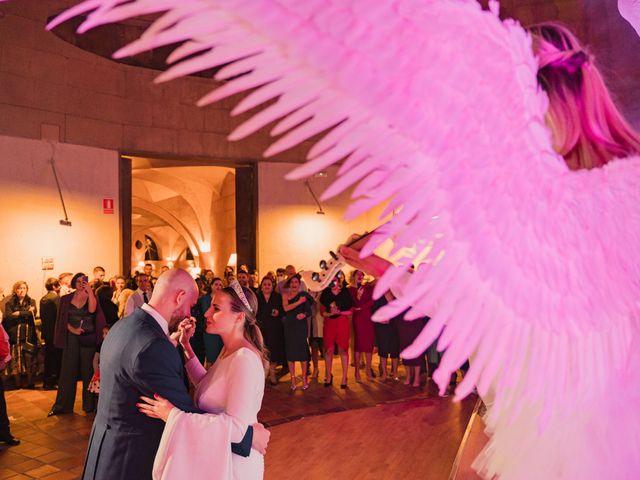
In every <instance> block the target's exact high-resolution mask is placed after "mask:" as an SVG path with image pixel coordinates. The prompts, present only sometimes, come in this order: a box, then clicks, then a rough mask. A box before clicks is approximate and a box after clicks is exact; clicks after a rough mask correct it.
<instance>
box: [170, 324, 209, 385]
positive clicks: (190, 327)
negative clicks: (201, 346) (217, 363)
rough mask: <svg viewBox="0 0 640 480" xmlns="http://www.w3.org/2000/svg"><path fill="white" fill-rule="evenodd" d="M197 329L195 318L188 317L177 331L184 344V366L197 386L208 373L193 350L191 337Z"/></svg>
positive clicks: (181, 343)
mask: <svg viewBox="0 0 640 480" xmlns="http://www.w3.org/2000/svg"><path fill="white" fill-rule="evenodd" d="M195 330H196V322H195V319H192V318H188V319H184V320H183V321H182V322H180V325H178V332H177V333H179V337H178V341H179V342H180V345H182V350H183V352H184V358H185V360H186V362H185V364H184V367H185V369H186V370H187V376H188V377H189V380H190V381H191V383H192V384H193V385H194V386H196V387H197V386H198V384H199V383H200V382H201V381H202V379H203V378H204V376H205V375H206V374H207V369H206V368H204V365H202V363H200V360H199V359H198V357H197V356H196V354H195V352H194V351H193V347H192V346H191V337H193V334H194V333H195Z"/></svg>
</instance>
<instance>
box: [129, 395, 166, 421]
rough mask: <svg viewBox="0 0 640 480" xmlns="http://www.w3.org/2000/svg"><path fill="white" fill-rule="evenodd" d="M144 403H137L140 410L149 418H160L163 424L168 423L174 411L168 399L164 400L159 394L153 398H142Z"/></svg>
mask: <svg viewBox="0 0 640 480" xmlns="http://www.w3.org/2000/svg"><path fill="white" fill-rule="evenodd" d="M140 399H141V400H142V401H143V402H144V403H137V404H136V406H137V407H138V410H140V411H141V412H142V413H144V414H145V415H146V416H147V417H151V418H159V419H160V420H162V421H163V422H166V421H167V419H168V418H169V414H170V413H171V410H173V408H174V406H173V404H172V403H171V402H170V401H169V400H167V399H166V398H162V397H161V396H160V395H158V394H157V393H156V394H154V395H153V398H149V397H144V396H142V397H140Z"/></svg>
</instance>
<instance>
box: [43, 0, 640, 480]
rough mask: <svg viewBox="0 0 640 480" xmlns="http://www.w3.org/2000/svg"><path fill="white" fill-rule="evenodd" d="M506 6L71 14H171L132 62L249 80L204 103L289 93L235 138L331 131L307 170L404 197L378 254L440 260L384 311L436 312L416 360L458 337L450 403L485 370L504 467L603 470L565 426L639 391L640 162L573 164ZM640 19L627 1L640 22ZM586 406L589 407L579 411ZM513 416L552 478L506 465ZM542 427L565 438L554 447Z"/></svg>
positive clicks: (91, 6) (148, 1)
mask: <svg viewBox="0 0 640 480" xmlns="http://www.w3.org/2000/svg"><path fill="white" fill-rule="evenodd" d="M492 5H493V10H494V11H493V12H487V11H482V10H481V8H480V7H479V5H478V4H477V3H476V2H475V1H461V0H430V1H425V0H377V1H375V2H371V1H370V0H366V1H365V0H352V1H350V2H345V1H343V0H322V1H320V0H313V1H312V0H306V1H300V0H227V1H219V2H215V1H213V0H206V1H205V0H180V1H179V0H162V1H161V0H137V1H133V2H125V1H123V0H121V1H113V0H111V1H109V0H102V1H100V0H90V1H86V2H83V3H81V4H80V5H79V6H78V7H75V8H74V9H72V10H70V11H69V12H67V13H65V14H63V16H62V17H59V18H60V21H62V20H64V19H67V18H70V17H71V16H74V15H79V14H85V13H87V12H91V13H90V14H89V16H88V18H87V20H86V22H85V23H83V25H82V26H81V30H86V29H88V28H91V27H94V26H96V25H100V24H102V23H106V22H114V21H118V20H121V19H123V18H127V17H129V16H134V15H144V14H148V13H154V12H159V11H166V13H165V14H164V16H162V17H160V19H158V20H157V21H156V23H155V24H154V25H153V26H152V27H150V29H149V30H148V31H147V32H146V33H145V34H144V35H143V37H142V38H141V39H140V40H139V41H137V42H135V43H134V44H132V45H130V46H129V47H125V48H124V49H123V50H121V51H120V52H119V53H118V55H125V54H132V53H134V52H138V51H141V50H145V49H149V48H154V47H156V46H159V45H167V44H171V43H173V42H175V41H176V40H184V41H186V43H185V44H184V45H183V46H182V47H179V48H178V49H177V50H176V51H175V52H174V54H173V55H172V57H171V58H170V59H171V61H173V62H176V63H175V64H173V65H172V66H171V68H170V69H169V70H168V71H167V72H166V73H164V74H162V75H161V77H160V80H169V79H171V78H175V77H178V76H181V75H187V74H189V73H192V72H195V71H199V70H205V69H208V68H212V67H216V66H221V65H226V66H225V67H224V68H223V69H222V70H221V71H220V72H219V74H218V78H219V79H231V80H229V81H228V82H227V83H225V84H223V85H222V86H221V87H219V88H218V89H217V90H215V91H214V92H212V93H210V94H208V95H207V96H206V97H204V98H203V99H202V100H201V101H200V104H201V105H205V104H208V103H211V102H214V101H216V100H219V99H221V98H224V97H227V96H230V95H233V94H235V93H237V92H241V91H247V90H252V93H251V94H250V95H249V96H247V97H246V98H245V100H243V102H242V103H241V104H240V105H239V106H238V107H237V108H236V110H235V111H234V113H240V112H244V111H247V110H249V109H252V108H254V107H256V106H257V105H260V104H261V103H263V102H266V101H269V100H274V99H276V101H275V103H272V104H271V105H269V106H268V107H266V108H265V109H264V110H263V111H262V112H260V113H258V114H256V115H255V116H254V117H253V118H251V119H250V120H248V121H247V122H245V123H244V124H243V125H241V126H240V127H238V129H237V130H236V131H235V132H234V133H233V134H232V135H231V138H232V139H234V140H235V139H240V138H243V137H245V136H247V135H250V134H251V133H253V132H254V131H256V130H258V129H260V128H262V127H264V126H266V125H268V124H270V123H272V122H274V121H278V123H277V125H276V127H275V128H274V129H273V131H272V134H273V135H276V136H279V135H281V137H280V138H279V139H278V140H277V141H276V142H275V143H274V144H273V145H272V146H271V147H270V148H269V150H268V151H267V152H266V154H267V155H271V154H275V153H277V152H279V151H282V150H285V149H287V148H290V147H293V146H295V145H297V144H299V143H300V142H302V141H304V140H306V139H308V138H310V137H312V136H314V135H316V134H317V133H320V132H322V131H324V130H327V129H330V131H329V132H328V133H327V134H326V136H325V137H324V138H323V139H321V140H320V141H319V142H318V143H317V144H316V145H315V147H313V148H312V149H311V151H310V152H309V162H308V163H306V164H305V165H302V166H301V167H300V168H299V169H297V170H296V171H294V172H292V173H291V174H290V175H289V177H290V178H302V177H304V176H308V175H311V174H313V173H314V172H317V171H320V170H322V169H324V168H326V167H327V166H329V165H331V164H334V163H338V162H341V161H344V163H343V164H342V167H341V169H340V177H339V179H338V180H337V181H336V183H335V184H334V185H333V186H332V187H330V189H329V190H328V191H327V192H326V193H325V197H326V196H327V195H335V194H337V193H338V192H340V191H342V190H344V189H347V188H350V187H354V186H355V189H354V190H353V196H354V202H353V205H352V207H351V208H350V210H349V215H352V216H355V215H358V214H360V213H362V212H363V211H365V210H367V209H369V208H371V207H372V206H374V205H376V204H378V203H380V202H383V201H387V200H388V201H389V204H390V208H392V209H393V210H395V211H396V212H397V215H395V216H394V217H393V219H392V220H391V221H390V223H389V224H388V226H387V228H385V233H384V235H376V236H374V238H373V239H372V240H371V242H378V243H379V242H381V241H383V240H385V239H386V238H391V239H393V240H394V241H395V244H396V249H398V250H400V249H402V248H404V247H406V249H407V251H410V250H411V249H412V248H413V251H415V252H416V253H415V255H409V256H407V257H406V258H405V259H404V263H405V264H410V263H420V262H422V263H423V264H422V265H421V266H420V267H419V268H418V269H417V271H416V272H415V273H414V274H413V275H411V276H409V277H407V275H406V274H405V273H404V270H405V268H403V267H398V268H397V269H391V270H390V271H389V272H387V274H386V275H385V276H384V277H383V278H382V279H381V280H380V282H379V288H378V290H377V293H378V294H379V293H381V291H382V289H383V288H392V289H393V290H394V291H395V292H397V293H398V299H397V300H396V301H395V302H393V303H392V304H391V305H389V306H388V307H386V309H385V311H384V312H380V313H381V315H387V316H390V315H393V314H394V313H397V312H400V311H403V310H404V309H405V308H408V307H410V308H411V311H410V313H409V318H416V317H418V316H422V315H425V314H428V315H431V316H432V319H431V321H430V322H429V323H428V325H427V326H426V328H425V329H424V331H423V332H422V334H421V335H420V336H419V337H418V338H417V340H416V342H415V344H414V345H412V346H411V347H409V349H408V350H407V351H405V352H404V355H406V356H413V355H416V354H419V353H420V352H423V351H424V350H425V349H426V347H428V346H429V345H430V344H431V343H432V342H433V341H435V340H436V339H438V337H440V340H439V342H438V346H439V348H441V349H446V354H445V356H444V359H443V362H442V365H441V367H440V370H439V371H438V372H437V374H436V375H435V377H434V378H436V380H437V381H438V383H439V385H440V387H441V390H442V389H443V388H445V387H446V384H447V383H448V381H449V377H450V374H451V373H452V372H453V371H455V369H456V368H458V367H459V366H460V364H461V363H462V362H464V361H465V359H467V358H469V357H470V358H471V370H470V372H469V374H468V376H467V378H466V379H465V381H464V382H463V383H462V384H461V385H460V386H459V388H458V392H457V393H458V398H459V397H461V396H464V395H467V394H469V393H470V392H471V391H472V390H473V388H474V387H475V386H477V387H478V389H479V391H480V393H481V394H490V395H491V396H495V399H496V406H495V409H494V410H493V411H492V413H491V415H490V417H489V423H490V426H491V427H492V428H493V430H494V434H495V439H496V440H495V441H496V442H497V443H496V445H497V447H496V449H494V453H492V454H487V461H488V462H489V463H487V465H489V464H491V466H490V467H487V468H486V470H485V473H486V474H487V475H493V474H499V475H504V477H505V478H518V479H521V478H529V477H531V478H551V477H555V476H558V475H560V476H564V477H566V478H578V477H572V472H573V473H575V472H576V471H577V470H575V469H572V467H573V465H572V464H571V463H570V462H575V463H579V462H586V463H588V462H589V461H591V460H590V459H589V458H588V455H587V454H585V450H582V451H581V452H580V453H576V455H581V454H584V456H585V458H582V457H580V458H579V459H576V458H575V457H573V456H570V455H561V453H562V447H563V445H562V443H563V442H562V440H561V439H562V438H565V437H563V436H562V431H563V428H562V425H565V424H566V422H565V421H568V420H567V418H561V417H562V415H564V416H565V417H571V421H574V423H573V424H571V428H574V432H578V431H579V428H581V427H577V426H576V425H579V424H580V422H581V421H583V420H584V419H585V418H587V419H590V418H592V417H593V415H592V414H594V411H593V410H589V409H590V408H591V407H592V406H594V405H599V403H598V402H596V401H595V400H594V402H593V403H589V400H588V399H592V398H593V399H598V400H601V399H602V398H603V397H604V396H605V395H606V394H607V390H610V389H612V388H613V389H615V388H616V386H619V385H618V383H617V382H618V381H619V378H620V372H624V371H625V368H628V361H629V356H630V353H631V350H632V349H631V345H632V342H633V341H637V339H638V323H637V319H636V318H637V312H638V305H637V300H638V299H639V298H640V282H638V279H637V273H636V268H637V267H636V266H637V265H639V264H640V210H639V209H640V159H637V158H635V159H627V160H619V161H614V162H612V163H611V164H609V165H607V166H606V167H604V168H602V169H598V170H592V171H581V172H570V171H569V170H568V169H567V167H566V166H565V164H564V162H563V160H562V158H560V157H558V156H557V155H556V154H555V153H554V151H553V149H552V146H551V140H550V134H549V131H548V130H547V129H546V127H545V121H544V117H545V113H546V108H547V104H548V102H547V98H546V96H545V95H544V94H543V93H541V91H540V90H539V89H538V86H537V81H536V73H537V63H536V59H535V57H534V55H533V53H532V51H531V39H530V38H529V36H528V35H527V33H526V32H525V31H524V30H523V29H522V28H521V27H520V26H519V25H518V24H517V23H515V22H512V21H509V22H505V23H503V22H501V21H500V20H499V19H498V18H497V16H496V11H495V10H496V5H495V3H493V4H492ZM637 7H638V2H637V0H636V1H629V0H628V1H626V2H625V1H623V0H621V1H620V8H621V11H622V12H623V14H624V15H625V16H627V18H628V19H629V20H630V21H631V22H632V23H634V19H636V20H637V18H638V17H637V10H638V9H637ZM634 8H635V10H634ZM58 21H59V20H55V21H54V22H53V24H52V25H55V24H56V22H58ZM636 26H637V23H636ZM198 52H200V53H199V54H198V55H196V56H193V57H189V56H190V55H191V54H193V53H198ZM187 57H189V58H188V59H187V60H184V61H182V59H183V58H187ZM238 75H240V76H238ZM373 246H374V243H371V244H370V245H369V247H368V250H371V249H372V248H373ZM385 312H386V313H385ZM634 378H637V376H636V377H634ZM629 395H630V396H631V394H629ZM576 399H580V402H579V403H576V405H579V407H580V408H582V409H583V410H582V411H580V412H578V413H575V415H574V416H573V417H572V416H571V415H572V412H571V404H572V403H571V402H572V401H575V400H576ZM538 421H540V423H537V422H538ZM510 422H516V424H517V425H522V426H523V427H522V428H523V429H524V430H523V431H522V432H519V433H521V435H522V437H523V439H524V440H522V443H527V442H528V443H527V445H529V446H530V447H531V448H536V447H537V446H540V445H542V444H545V445H546V444H548V442H552V443H553V442H556V443H555V444H554V445H553V447H554V448H555V450H556V453H555V455H556V457H557V458H556V457H554V460H553V462H551V461H549V462H548V464H547V465H546V467H548V468H546V469H545V468H542V466H540V465H536V467H535V468H531V469H527V468H528V467H526V465H527V459H526V455H525V456H524V457H523V455H522V452H518V453H514V454H513V455H511V456H509V455H505V453H506V452H508V451H509V448H510V445H511V448H515V447H513V445H514V444H516V443H517V441H516V442H514V440H513V439H512V438H511V437H509V435H508V432H509V429H510V428H511V425H512V424H511V423H510ZM563 422H565V423H563ZM636 423H637V422H636ZM532 424H533V425H535V426H536V427H537V426H540V425H544V426H545V428H546V431H548V432H552V433H553V435H551V433H550V434H549V435H550V436H548V437H543V436H538V433H537V431H535V430H536V429H535V428H533V430H532V429H531V428H530V427H531V425H532ZM629 425H632V423H629ZM527 428H528V430H527ZM543 431H544V430H543ZM505 432H506V433H505ZM580 432H582V433H584V432H583V431H582V430H580ZM629 432H631V431H630V430H629ZM576 435H577V433H576ZM629 435H631V436H632V437H633V440H634V441H636V442H637V440H638V437H637V433H636V434H635V436H634V434H633V433H629ZM525 437H526V438H525ZM569 437H571V434H569ZM504 439H508V441H507V440H504ZM525 440H526V442H525ZM536 442H537V443H536ZM612 442H614V443H615V439H614V440H612ZM612 448H615V447H612ZM548 450H552V449H548ZM574 453H575V452H574ZM549 455H552V453H551V452H550V453H549ZM507 457H509V458H510V459H506V460H505V458H507ZM556 460H557V462H556ZM592 461H593V462H599V461H600V460H598V459H594V460H592ZM628 463H629V465H634V464H633V462H628ZM518 465H520V467H518ZM598 465H599V464H598ZM583 466H584V463H583V464H581V467H580V468H582V467H583ZM576 468H577V467H576ZM630 468H631V467H630ZM592 471H593V472H596V471H601V470H600V469H598V468H593V469H592ZM629 471H631V470H629ZM532 472H535V475H534V474H533V473H532ZM587 472H588V469H587ZM532 475H533V476H532ZM579 478H587V477H584V476H581V477H579ZM589 478H590V477H589Z"/></svg>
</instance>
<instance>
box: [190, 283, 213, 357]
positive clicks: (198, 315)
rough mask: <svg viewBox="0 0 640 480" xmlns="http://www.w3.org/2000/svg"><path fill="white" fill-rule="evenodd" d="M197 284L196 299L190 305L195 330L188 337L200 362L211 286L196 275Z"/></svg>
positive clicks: (203, 353) (203, 349)
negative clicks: (194, 320)
mask: <svg viewBox="0 0 640 480" xmlns="http://www.w3.org/2000/svg"><path fill="white" fill-rule="evenodd" d="M195 281H196V285H197V286H198V301H196V303H195V304H194V305H193V306H192V307H191V316H192V317H193V318H195V319H196V325H195V331H194V334H193V336H192V337H191V339H190V342H191V348H193V351H194V352H195V354H196V357H198V360H200V363H202V364H203V365H204V363H205V347H204V334H205V331H204V329H205V318H204V314H205V312H206V311H207V310H209V307H210V306H211V288H210V287H209V285H208V284H207V282H206V280H205V279H204V278H201V277H198V278H196V279H195Z"/></svg>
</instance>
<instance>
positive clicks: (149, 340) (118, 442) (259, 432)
mask: <svg viewBox="0 0 640 480" xmlns="http://www.w3.org/2000/svg"><path fill="white" fill-rule="evenodd" d="M197 299H198V288H197V286H196V283H195V282H194V281H193V279H192V278H191V276H190V275H189V274H188V273H187V272H186V271H184V270H181V269H173V270H169V271H167V272H165V273H164V274H162V276H160V278H159V279H158V283H157V284H156V288H155V291H154V295H153V298H152V299H151V301H150V302H149V303H148V304H145V305H143V306H142V307H141V308H140V309H137V310H135V311H134V312H133V313H132V314H131V315H129V316H128V317H125V318H123V319H122V320H120V321H119V322H117V323H116V324H115V325H114V326H113V328H112V329H111V331H110V332H109V335H107V338H106V339H105V341H104V344H103V345H102V351H101V354H100V399H99V402H98V413H97V415H96V418H95V420H94V422H93V429H92V431H91V438H90V440H89V448H88V450H87V456H86V459H85V465H84V472H83V474H82V478H83V480H94V479H95V480H102V479H104V480H107V479H108V480H117V479H122V480H125V479H126V480H129V479H136V480H138V479H140V480H144V479H151V472H152V469H153V461H154V458H155V455H156V451H157V450H158V446H159V444H160V438H161V437H162V431H163V429H164V423H163V422H162V421H160V420H157V419H153V418H149V417H147V416H146V415H144V414H142V413H140V412H139V411H138V408H137V407H136V404H137V403H138V402H139V401H140V396H141V395H145V396H147V397H152V396H153V395H154V394H158V395H160V396H162V397H164V398H166V399H168V400H169V401H170V402H171V403H173V404H174V405H175V406H176V407H177V408H179V409H180V410H183V411H185V412H195V413H202V411H200V410H198V409H197V408H196V407H195V405H194V404H193V400H192V399H191V397H190V396H189V394H188V392H187V389H186V387H185V384H184V378H183V367H182V362H181V361H180V355H179V354H178V351H177V350H176V348H175V347H174V345H173V344H172V343H171V341H170V340H169V339H168V333H169V331H170V330H174V329H175V327H176V326H177V325H178V324H179V323H180V321H182V320H183V319H184V318H188V317H189V316H190V313H191V312H190V311H191V306H192V305H193V304H194V303H195V302H196V300H197ZM268 439H269V432H268V431H267V430H266V429H265V428H264V427H263V426H262V425H260V424H255V425H253V426H252V427H251V426H250V427H249V428H248V430H247V433H246V435H245V436H244V439H243V440H242V442H241V443H239V444H232V445H231V446H230V448H231V449H232V451H233V452H234V453H236V454H238V455H242V456H244V457H247V456H249V453H250V451H251V446H252V442H253V447H254V448H255V449H256V450H259V451H264V450H265V449H266V446H267V443H268Z"/></svg>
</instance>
